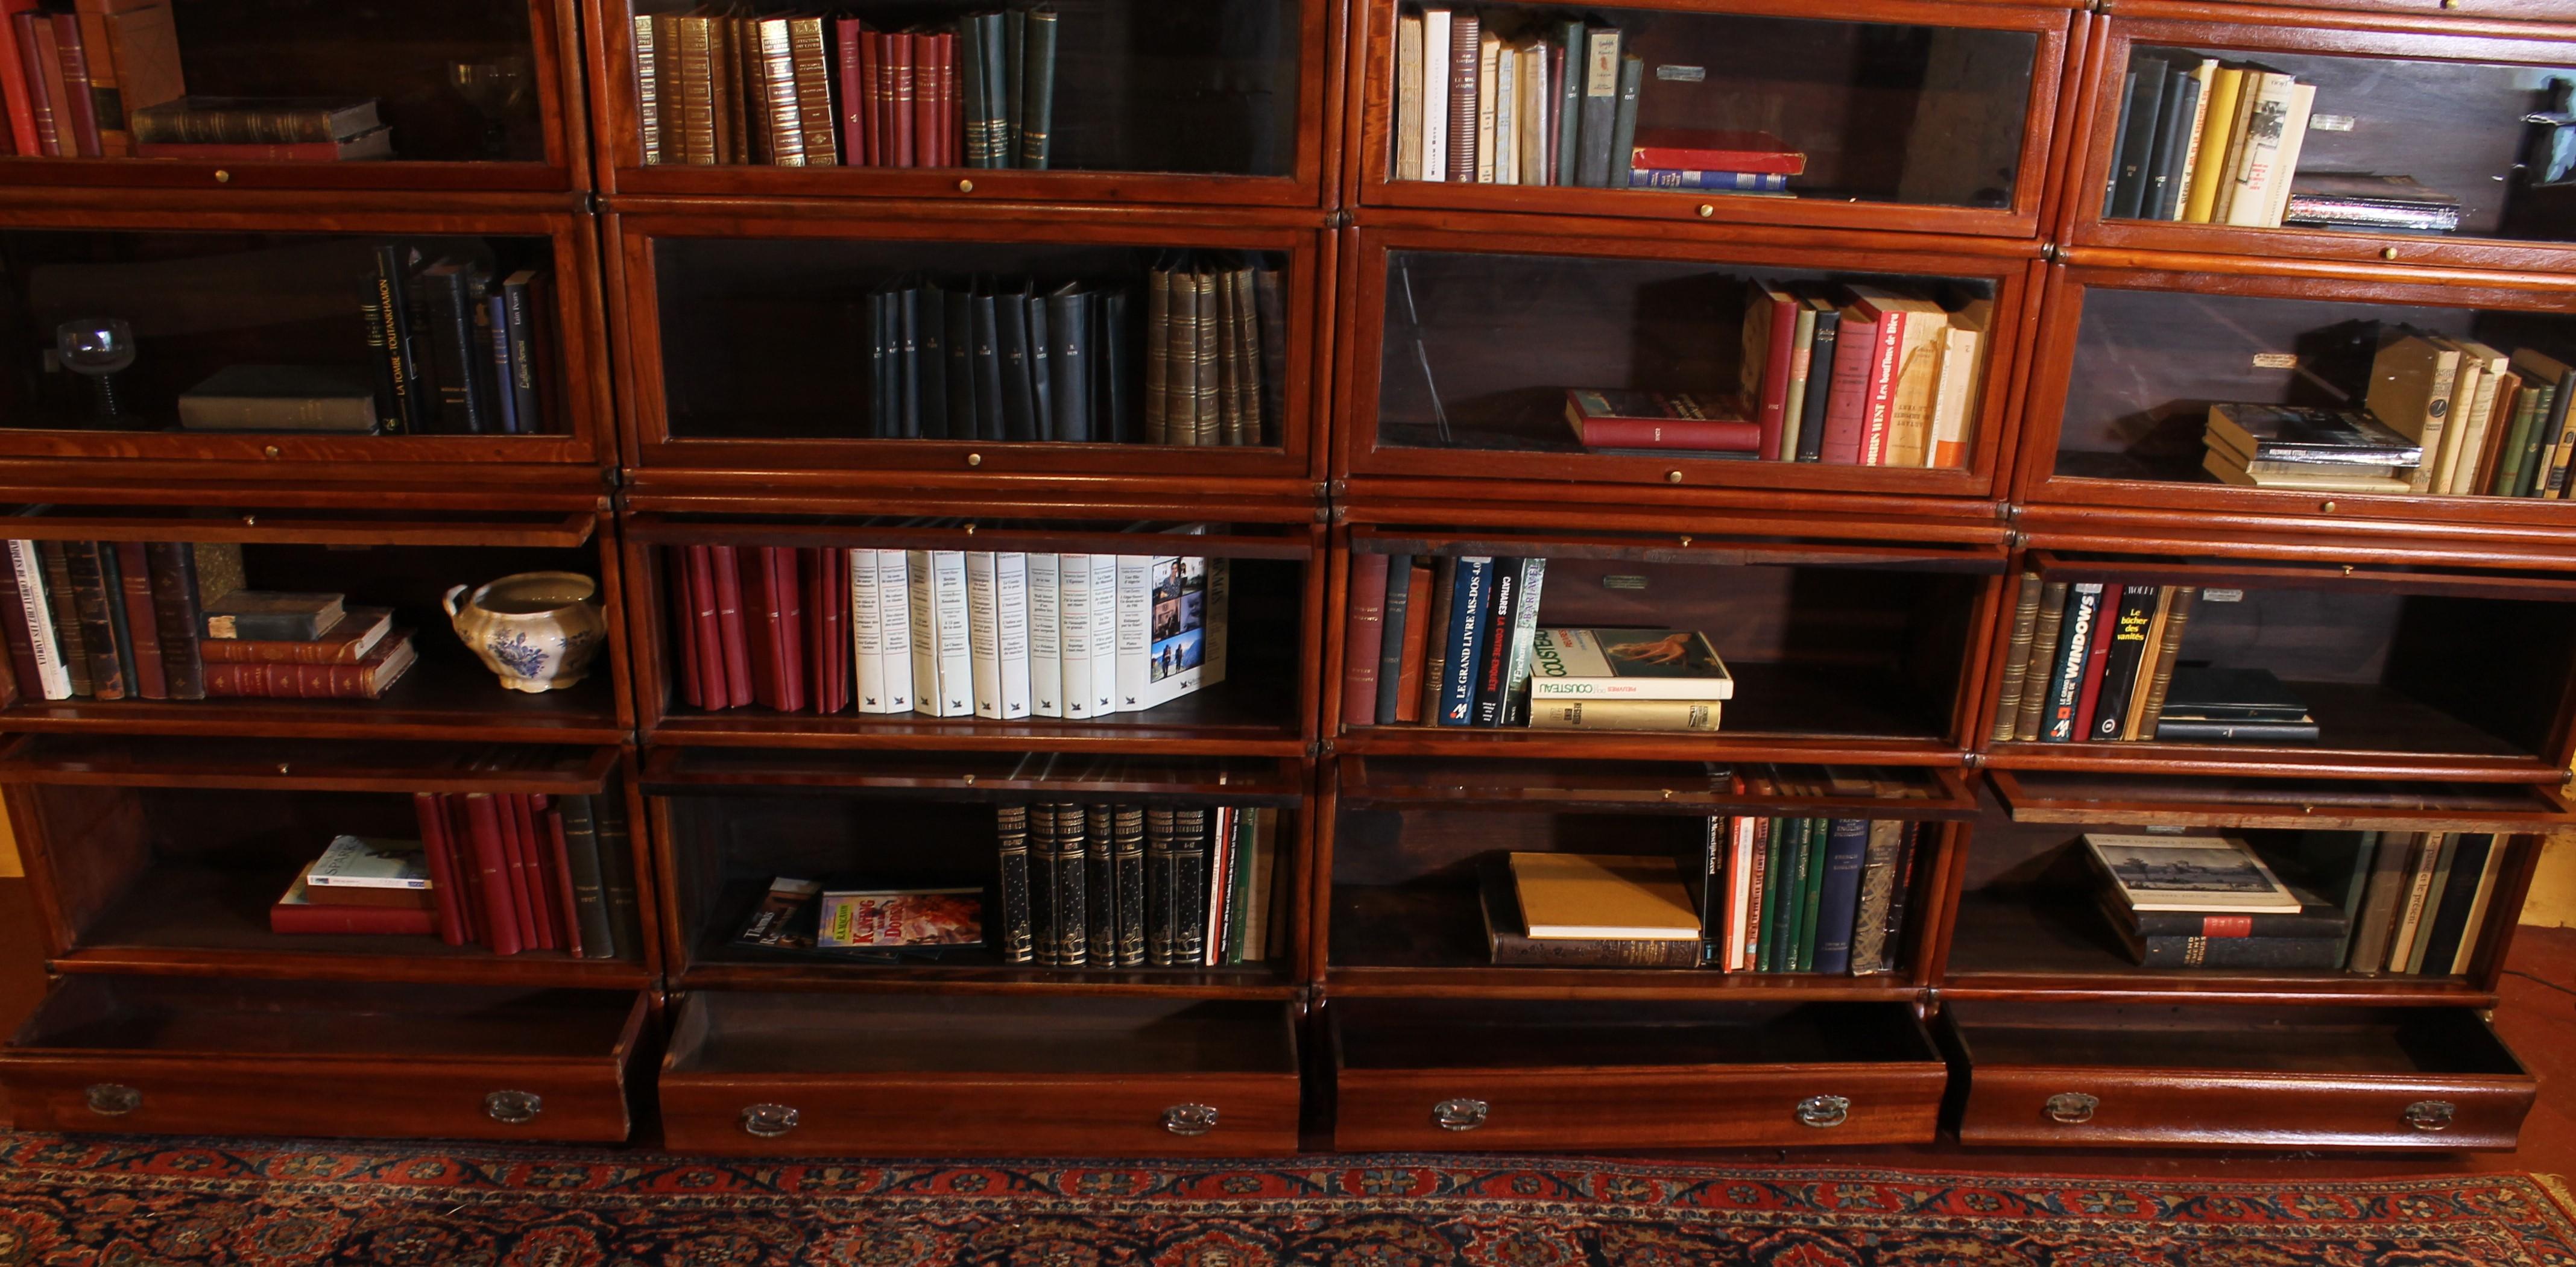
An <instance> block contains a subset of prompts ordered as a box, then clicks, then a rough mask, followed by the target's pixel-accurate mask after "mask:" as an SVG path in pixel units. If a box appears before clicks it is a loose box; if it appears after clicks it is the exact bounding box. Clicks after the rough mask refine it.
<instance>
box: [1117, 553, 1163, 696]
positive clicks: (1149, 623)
mask: <svg viewBox="0 0 2576 1267" xmlns="http://www.w3.org/2000/svg"><path fill="white" fill-rule="evenodd" d="M1117 558H1118V601H1117V606H1115V607H1114V608H1112V609H1111V610H1112V612H1113V613H1114V615H1113V619H1114V620H1115V622H1116V624H1117V656H1116V659H1117V663H1118V691H1117V695H1116V697H1115V698H1116V700H1117V702H1116V704H1114V705H1113V706H1112V707H1111V709H1110V711H1111V712H1117V713H1133V712H1137V711H1139V710H1141V709H1143V708H1145V707H1146V704H1145V686H1146V683H1147V682H1148V680H1149V679H1148V678H1147V675H1146V671H1145V661H1146V657H1147V653H1148V652H1149V651H1150V650H1151V648H1152V646H1153V636H1152V635H1153V629H1154V582H1153V579H1152V578H1153V571H1154V559H1153V556H1151V555H1145V554H1122V555H1119V556H1117Z"/></svg>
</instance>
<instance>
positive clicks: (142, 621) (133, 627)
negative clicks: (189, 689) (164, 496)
mask: <svg viewBox="0 0 2576 1267" xmlns="http://www.w3.org/2000/svg"><path fill="white" fill-rule="evenodd" d="M100 548H101V549H107V548H109V546H108V543H105V542H102V543H100ZM114 549H115V550H116V576H117V584H118V587H119V588H120V589H121V590H122V591H123V592H122V593H121V594H120V595H119V599H120V601H121V602H122V603H123V611H124V613H125V641H126V645H127V646H129V647H131V648H132V649H133V650H132V656H133V660H134V688H135V692H136V693H137V694H139V695H141V696H142V697H143V698H145V699H168V698H170V679H169V676H168V675H167V673H166V672H165V671H164V670H163V666H162V660H161V634H160V630H161V617H160V613H159V611H158V610H156V609H155V608H154V607H153V604H152V565H151V562H150V560H149V558H148V557H147V556H146V554H145V552H144V543H142V542H140V541H119V542H116V543H114Z"/></svg>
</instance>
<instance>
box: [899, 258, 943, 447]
mask: <svg viewBox="0 0 2576 1267" xmlns="http://www.w3.org/2000/svg"><path fill="white" fill-rule="evenodd" d="M904 294H905V296H906V298H907V299H908V301H909V302H911V303H912V304H913V307H914V313H915V315H914V317H913V334H914V337H915V338H916V339H918V340H919V342H920V346H921V355H920V357H919V358H917V359H916V360H914V362H913V366H912V372H913V390H914V391H916V392H919V393H920V395H921V415H920V416H921V428H920V429H919V430H917V431H915V432H913V435H914V436H916V437H926V438H928V439H932V440H942V439H946V438H947V436H948V337H947V336H948V299H947V296H946V295H945V294H944V293H943V292H942V291H941V290H940V289H939V287H937V286H934V285H930V284H927V283H925V284H923V285H920V286H916V287H914V288H913V289H911V290H908V291H905V292H904Z"/></svg>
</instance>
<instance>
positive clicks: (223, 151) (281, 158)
mask: <svg viewBox="0 0 2576 1267" xmlns="http://www.w3.org/2000/svg"><path fill="white" fill-rule="evenodd" d="M385 144H386V142H382V141H374V140H373V139H372V138H370V140H369V141H360V142H349V141H280V142H276V143H274V144H270V143H262V142H244V143H240V144H224V143H218V142H213V141H143V142H139V143H137V144H136V145H135V147H134V154H135V157H137V158H175V159H180V160H182V161H188V162H198V163H338V162H346V161H350V160H354V159H358V158H362V157H376V156H379V155H380V154H382V153H383V152H385V151H384V149H383V146H384V145H385Z"/></svg>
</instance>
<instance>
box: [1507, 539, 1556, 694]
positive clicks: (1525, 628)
mask: <svg viewBox="0 0 2576 1267" xmlns="http://www.w3.org/2000/svg"><path fill="white" fill-rule="evenodd" d="M1546 588H1547V560H1545V559H1540V558H1530V559H1522V560H1521V561H1520V595H1519V598H1518V600H1517V601H1515V602H1514V604H1513V607H1512V629H1511V643H1510V646H1509V648H1508V650H1507V652H1506V660H1505V664H1504V670H1503V673H1504V676H1503V716H1502V724H1503V725H1506V726H1521V725H1527V724H1528V723H1529V715H1530V675H1531V666H1532V664H1533V663H1534V661H1535V660H1536V659H1537V655H1538V610H1539V599H1540V596H1541V595H1542V594H1543V593H1544V592H1545V590H1546Z"/></svg>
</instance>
